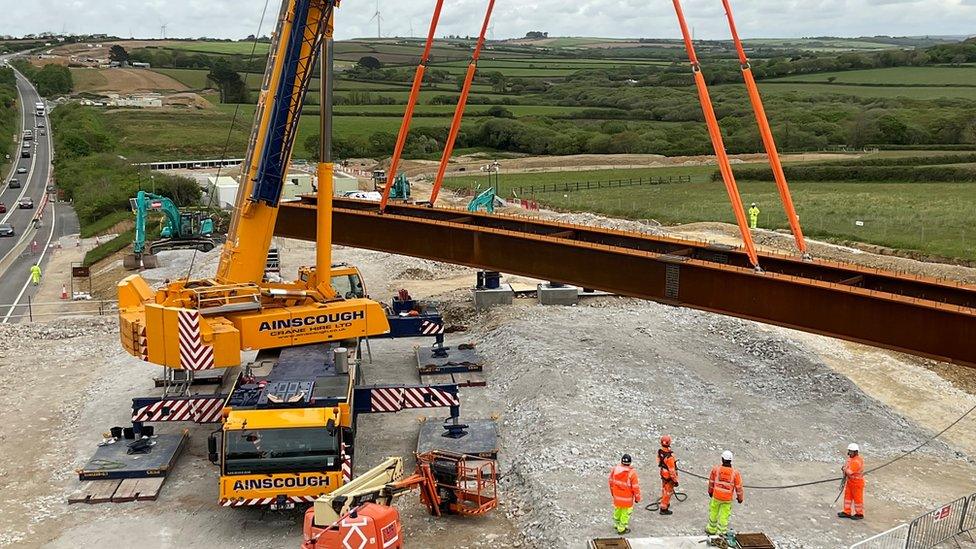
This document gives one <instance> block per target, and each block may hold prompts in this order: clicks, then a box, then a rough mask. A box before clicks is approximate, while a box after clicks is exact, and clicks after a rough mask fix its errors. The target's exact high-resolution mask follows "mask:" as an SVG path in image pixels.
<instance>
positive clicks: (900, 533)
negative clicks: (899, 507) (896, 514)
mask: <svg viewBox="0 0 976 549" xmlns="http://www.w3.org/2000/svg"><path fill="white" fill-rule="evenodd" d="M907 543H908V524H899V525H898V526H895V527H894V528H892V529H891V530H888V531H887V532H881V533H880V534H875V535H873V536H871V537H869V538H868V539H866V540H864V541H859V542H857V543H855V544H854V545H851V547H850V549H905V545H906V544H907Z"/></svg>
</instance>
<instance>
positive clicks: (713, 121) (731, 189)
mask: <svg viewBox="0 0 976 549" xmlns="http://www.w3.org/2000/svg"><path fill="white" fill-rule="evenodd" d="M672 1H673V2H674V11H675V13H676V14H677V15H678V23H679V24H680V25H681V35H682V37H683V38H684V41H685V48H686V49H687V50H688V60H689V61H690V62H691V72H692V73H693V74H694V75H695V86H696V87H697V88H698V99H699V100H700V101H701V106H702V112H703V113H704V115H705V124H706V125H707V126H708V135H709V137H711V139H712V148H714V149H715V157H716V158H717V160H718V169H719V171H720V172H721V173H722V181H723V182H724V183H725V190H726V191H728V193H729V200H730V201H731V202H732V210H733V211H734V212H735V220H736V223H738V225H739V232H740V233H742V244H743V245H744V246H745V248H746V253H747V254H748V255H749V262H750V263H751V264H752V266H753V267H755V268H756V270H760V269H759V258H758V257H757V256H756V246H755V244H753V242H752V234H751V233H749V225H748V224H746V213H745V210H744V209H743V207H742V198H741V197H740V196H739V189H738V187H737V186H736V184H735V176H734V175H732V166H731V165H730V164H729V156H728V154H727V153H726V152H725V143H724V142H723V141H722V132H721V130H719V127H718V119H717V118H716V117H715V109H714V108H713V107H712V99H711V97H709V95H708V86H706V85H705V77H704V76H702V72H701V64H700V63H699V62H698V55H697V54H696V53H695V46H694V44H692V42H691V33H690V32H688V23H686V22H685V15H684V12H683V11H682V10H681V2H680V1H679V0H672Z"/></svg>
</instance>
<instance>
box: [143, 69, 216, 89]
mask: <svg viewBox="0 0 976 549" xmlns="http://www.w3.org/2000/svg"><path fill="white" fill-rule="evenodd" d="M153 71H154V72H158V73H160V74H165V75H166V76H168V77H170V78H172V79H173V80H176V81H177V82H179V83H180V84H183V85H184V86H186V87H188V88H190V89H193V90H202V89H204V88H209V87H212V85H211V84H210V83H208V82H207V74H208V73H209V72H210V71H207V70H200V69H153Z"/></svg>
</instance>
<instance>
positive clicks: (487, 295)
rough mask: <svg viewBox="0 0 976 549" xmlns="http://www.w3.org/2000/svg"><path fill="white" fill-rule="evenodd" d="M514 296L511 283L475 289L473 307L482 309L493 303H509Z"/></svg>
mask: <svg viewBox="0 0 976 549" xmlns="http://www.w3.org/2000/svg"><path fill="white" fill-rule="evenodd" d="M514 297H515V292H514V291H513V290H512V286H511V284H502V285H500V286H499V287H498V288H482V289H475V290H474V308H475V309H477V310H479V311H482V310H485V309H488V308H490V307H492V306H494V305H511V304H512V299H513V298H514Z"/></svg>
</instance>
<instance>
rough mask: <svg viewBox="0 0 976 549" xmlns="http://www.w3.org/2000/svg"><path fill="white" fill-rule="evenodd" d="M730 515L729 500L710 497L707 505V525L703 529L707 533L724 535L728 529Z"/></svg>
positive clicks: (730, 503)
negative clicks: (710, 499)
mask: <svg viewBox="0 0 976 549" xmlns="http://www.w3.org/2000/svg"><path fill="white" fill-rule="evenodd" d="M731 516H732V502H731V501H720V500H717V499H715V498H712V501H711V503H709V505H708V526H706V527H705V531H706V532H708V533H709V534H718V535H720V536H724V535H725V533H726V532H727V531H728V530H729V518H730V517H731Z"/></svg>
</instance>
